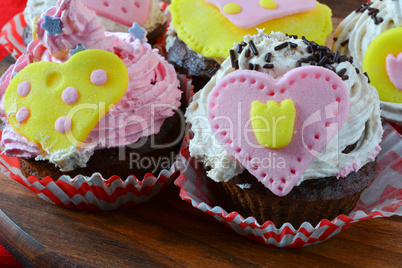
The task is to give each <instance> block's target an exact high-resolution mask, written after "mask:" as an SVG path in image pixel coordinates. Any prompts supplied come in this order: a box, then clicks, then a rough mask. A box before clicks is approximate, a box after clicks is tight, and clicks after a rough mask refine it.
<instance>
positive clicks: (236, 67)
mask: <svg viewBox="0 0 402 268" xmlns="http://www.w3.org/2000/svg"><path fill="white" fill-rule="evenodd" d="M234 68H235V69H236V70H239V60H235V61H234Z"/></svg>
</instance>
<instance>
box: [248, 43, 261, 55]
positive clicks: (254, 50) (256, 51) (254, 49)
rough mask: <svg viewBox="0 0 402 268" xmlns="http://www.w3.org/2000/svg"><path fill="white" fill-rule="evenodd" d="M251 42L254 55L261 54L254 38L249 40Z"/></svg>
mask: <svg viewBox="0 0 402 268" xmlns="http://www.w3.org/2000/svg"><path fill="white" fill-rule="evenodd" d="M248 43H249V44H250V47H251V50H252V51H253V53H254V55H256V56H258V54H260V53H259V52H258V49H257V47H256V46H255V44H254V42H253V40H250V42H248Z"/></svg>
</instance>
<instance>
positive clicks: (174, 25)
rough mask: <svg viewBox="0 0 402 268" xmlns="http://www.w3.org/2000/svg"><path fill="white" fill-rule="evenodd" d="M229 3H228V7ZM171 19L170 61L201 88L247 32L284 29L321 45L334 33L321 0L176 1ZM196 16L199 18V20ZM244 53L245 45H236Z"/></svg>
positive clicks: (168, 49)
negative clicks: (319, 0) (319, 1)
mask: <svg viewBox="0 0 402 268" xmlns="http://www.w3.org/2000/svg"><path fill="white" fill-rule="evenodd" d="M224 4H225V5H224ZM169 11H170V12H171V16H172V21H171V25H170V27H169V29H168V32H167V41H166V49H167V51H168V55H167V57H168V61H169V62H170V63H172V64H173V65H174V66H175V68H176V70H177V71H178V72H179V73H182V74H184V75H186V76H187V77H189V78H192V79H193V85H194V87H195V89H196V90H198V89H200V88H202V87H203V86H204V85H205V84H206V83H207V82H208V81H209V80H210V79H211V77H212V76H213V75H214V74H215V73H216V71H217V70H218V69H219V67H220V64H221V63H222V62H223V60H224V59H225V58H227V57H228V56H229V50H230V49H231V48H232V46H233V43H240V41H241V40H242V39H243V36H245V35H247V34H256V33H257V28H259V29H265V32H267V33H270V32H271V31H281V32H284V33H288V34H289V35H299V36H306V37H307V38H309V39H311V40H315V41H316V42H318V43H320V44H325V40H326V38H327V37H328V36H329V35H330V34H331V32H332V22H331V16H332V13H331V10H330V9H329V8H328V7H327V6H326V5H323V4H320V3H318V2H317V1H302V2H300V1H291V0H289V1H279V2H278V1H276V2H275V1H272V0H268V1H255V0H253V1H248V2H247V5H245V2H243V1H231V2H228V1H226V2H225V3H223V2H222V1H213V0H208V1H204V0H195V1H191V5H190V4H189V3H188V1H184V0H175V1H173V2H172V4H171V6H170V7H169ZM194 18H197V19H194ZM235 49H236V50H239V51H241V50H242V49H243V45H242V44H240V46H239V47H236V48H235Z"/></svg>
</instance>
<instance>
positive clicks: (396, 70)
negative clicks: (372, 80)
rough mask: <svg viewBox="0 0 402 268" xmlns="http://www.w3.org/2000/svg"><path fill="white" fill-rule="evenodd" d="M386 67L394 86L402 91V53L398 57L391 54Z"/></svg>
mask: <svg viewBox="0 0 402 268" xmlns="http://www.w3.org/2000/svg"><path fill="white" fill-rule="evenodd" d="M386 67H387V73H388V77H389V79H390V80H391V82H392V84H394V86H395V87H396V88H397V89H399V90H402V53H399V54H398V56H396V57H395V56H394V55H392V54H389V55H388V56H387V59H386Z"/></svg>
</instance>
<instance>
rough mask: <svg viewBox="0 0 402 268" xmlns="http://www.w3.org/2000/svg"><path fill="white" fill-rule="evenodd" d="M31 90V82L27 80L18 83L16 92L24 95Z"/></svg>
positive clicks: (21, 95)
mask: <svg viewBox="0 0 402 268" xmlns="http://www.w3.org/2000/svg"><path fill="white" fill-rule="evenodd" d="M29 92H31V83H30V82H29V81H24V82H21V83H20V84H19V85H18V88H17V93H18V95H19V96H20V97H25V96H27V95H28V94H29Z"/></svg>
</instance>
